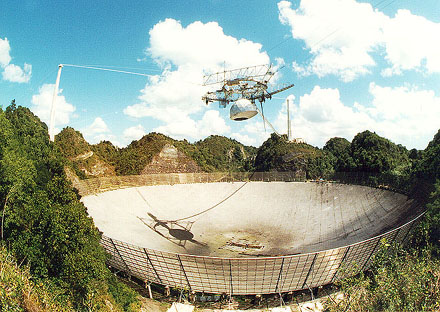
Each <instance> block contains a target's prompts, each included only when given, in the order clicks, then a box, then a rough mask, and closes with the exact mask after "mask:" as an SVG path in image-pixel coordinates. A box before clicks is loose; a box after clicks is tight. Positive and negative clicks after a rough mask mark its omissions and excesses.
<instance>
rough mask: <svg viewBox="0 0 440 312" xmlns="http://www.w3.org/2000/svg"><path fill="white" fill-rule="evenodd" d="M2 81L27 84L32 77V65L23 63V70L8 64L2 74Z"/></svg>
mask: <svg viewBox="0 0 440 312" xmlns="http://www.w3.org/2000/svg"><path fill="white" fill-rule="evenodd" d="M2 75H3V79H4V80H7V81H10V82H19V83H23V82H29V80H30V79H31V76H32V65H30V64H26V63H24V66H23V69H22V68H21V67H20V66H17V65H14V64H8V65H7V66H6V67H5V69H4V71H3V73H2Z"/></svg>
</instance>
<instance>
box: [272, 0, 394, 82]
mask: <svg viewBox="0 0 440 312" xmlns="http://www.w3.org/2000/svg"><path fill="white" fill-rule="evenodd" d="M278 9H279V13H280V14H279V18H280V21H281V22H282V23H283V24H287V25H289V26H290V27H291V30H292V36H293V38H295V39H300V40H304V42H305V43H306V46H307V48H309V49H310V51H311V53H312V54H313V55H314V58H313V60H312V62H311V64H310V65H309V66H308V68H307V70H308V71H310V72H313V73H315V74H317V75H318V76H320V77H322V76H325V75H328V74H334V75H338V76H340V77H341V79H342V80H344V81H351V80H353V79H355V78H356V77H358V76H360V75H364V74H366V73H368V72H369V68H370V67H372V66H374V65H375V62H374V60H373V58H372V57H371V56H370V55H369V52H371V51H372V50H373V49H374V48H375V46H376V45H377V44H378V43H379V42H380V40H381V37H382V32H381V28H380V25H381V24H382V23H383V20H384V19H385V18H386V17H385V15H383V14H382V13H379V12H377V11H375V10H374V9H373V8H372V6H371V5H370V4H368V3H357V2H356V1H354V0H331V1H329V0H327V1H314V0H302V1H301V3H300V6H299V8H298V9H296V10H294V9H292V8H291V3H290V2H288V1H281V2H279V3H278ZM332 31H333V32H332Z"/></svg>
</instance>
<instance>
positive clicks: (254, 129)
mask: <svg viewBox="0 0 440 312" xmlns="http://www.w3.org/2000/svg"><path fill="white" fill-rule="evenodd" d="M238 122H239V123H240V125H241V126H242V127H241V128H240V130H239V132H234V133H232V134H231V137H232V138H234V139H236V140H237V141H239V142H241V143H243V144H245V145H252V146H260V145H261V144H262V143H263V142H264V141H266V140H267V139H268V138H269V137H270V135H271V133H272V129H270V127H269V126H268V125H266V127H265V126H264V123H263V119H262V118H261V116H255V117H254V118H252V119H250V120H246V121H238Z"/></svg>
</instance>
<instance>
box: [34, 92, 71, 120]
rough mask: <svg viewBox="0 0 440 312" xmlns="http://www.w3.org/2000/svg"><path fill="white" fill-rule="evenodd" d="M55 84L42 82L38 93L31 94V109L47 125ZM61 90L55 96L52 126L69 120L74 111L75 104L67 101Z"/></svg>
mask: <svg viewBox="0 0 440 312" xmlns="http://www.w3.org/2000/svg"><path fill="white" fill-rule="evenodd" d="M54 88H55V85H54V84H44V85H42V86H41V87H40V89H39V93H38V94H35V95H33V96H32V101H31V102H32V105H33V106H32V107H31V110H32V111H33V112H34V114H35V115H37V116H38V117H39V118H40V119H41V120H42V121H44V122H45V123H46V124H47V125H48V126H49V122H50V111H51V107H52V97H53V91H54ZM62 92H63V90H58V94H57V96H56V110H55V120H54V123H55V125H54V126H57V125H59V126H62V125H66V124H68V123H69V121H70V117H71V116H72V114H73V112H74V111H75V106H73V105H72V104H70V103H68V102H67V101H66V98H65V97H64V95H61V93H62Z"/></svg>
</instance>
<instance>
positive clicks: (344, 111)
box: [275, 86, 371, 146]
mask: <svg viewBox="0 0 440 312" xmlns="http://www.w3.org/2000/svg"><path fill="white" fill-rule="evenodd" d="M286 107H287V106H286V103H284V104H283V108H282V109H281V110H280V112H279V113H278V117H277V120H276V121H275V125H276V126H277V127H278V129H280V132H282V133H287V109H286ZM290 118H291V127H292V137H293V138H303V139H305V141H306V142H307V143H309V144H312V145H317V146H323V145H324V144H325V142H326V141H327V140H328V139H330V138H332V137H335V136H338V137H345V138H347V139H349V140H351V139H352V138H353V136H354V135H355V134H356V133H358V132H360V131H363V130H365V129H369V128H370V126H371V119H370V118H369V117H368V115H367V114H366V113H365V112H359V111H357V110H355V109H353V108H351V107H348V106H346V105H344V104H343V103H342V102H341V99H340V95H339V90H338V89H331V88H328V89H326V88H321V87H319V86H315V87H314V88H313V90H312V91H311V92H310V94H305V95H303V96H301V97H300V99H299V103H297V102H295V101H294V99H293V98H292V102H291V105H290Z"/></svg>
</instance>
